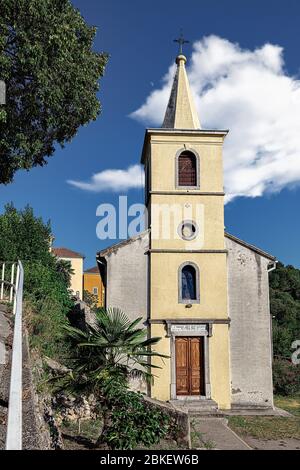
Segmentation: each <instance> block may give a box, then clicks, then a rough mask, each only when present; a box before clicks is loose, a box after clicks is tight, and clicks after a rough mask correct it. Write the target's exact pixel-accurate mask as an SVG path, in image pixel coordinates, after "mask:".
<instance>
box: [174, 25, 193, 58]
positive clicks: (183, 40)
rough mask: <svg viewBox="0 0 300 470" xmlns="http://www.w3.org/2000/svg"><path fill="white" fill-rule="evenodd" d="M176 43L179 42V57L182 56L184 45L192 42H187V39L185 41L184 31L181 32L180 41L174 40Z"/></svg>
mask: <svg viewBox="0 0 300 470" xmlns="http://www.w3.org/2000/svg"><path fill="white" fill-rule="evenodd" d="M174 42H178V44H179V55H181V54H182V47H183V44H187V43H189V42H190V41H187V40H186V39H184V37H183V33H182V30H181V31H180V36H179V38H178V39H174Z"/></svg>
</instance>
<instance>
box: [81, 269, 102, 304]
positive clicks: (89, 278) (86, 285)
mask: <svg viewBox="0 0 300 470" xmlns="http://www.w3.org/2000/svg"><path fill="white" fill-rule="evenodd" d="M83 290H84V291H88V292H89V293H90V294H93V295H96V296H97V299H98V300H97V307H103V305H104V287H103V283H102V279H101V277H100V274H99V273H87V272H85V273H84V274H83Z"/></svg>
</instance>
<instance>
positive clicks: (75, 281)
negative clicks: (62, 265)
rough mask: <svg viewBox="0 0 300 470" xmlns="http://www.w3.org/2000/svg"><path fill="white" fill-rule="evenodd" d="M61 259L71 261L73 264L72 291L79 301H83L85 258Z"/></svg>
mask: <svg viewBox="0 0 300 470" xmlns="http://www.w3.org/2000/svg"><path fill="white" fill-rule="evenodd" d="M60 259H63V260H65V261H69V262H70V263H71V268H72V270H73V274H72V275H71V285H70V289H71V291H72V293H73V295H75V296H77V297H79V299H82V296H83V290H82V287H83V285H82V275H83V258H68V257H60Z"/></svg>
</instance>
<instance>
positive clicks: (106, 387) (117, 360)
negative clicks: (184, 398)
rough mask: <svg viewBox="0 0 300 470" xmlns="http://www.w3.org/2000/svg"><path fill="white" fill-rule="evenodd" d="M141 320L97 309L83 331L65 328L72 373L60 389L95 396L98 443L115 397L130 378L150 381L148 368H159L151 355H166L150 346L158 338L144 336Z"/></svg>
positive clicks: (115, 309) (114, 311) (114, 310)
mask: <svg viewBox="0 0 300 470" xmlns="http://www.w3.org/2000/svg"><path fill="white" fill-rule="evenodd" d="M141 320H142V318H137V319H135V320H134V321H131V320H129V318H128V317H127V315H126V314H125V313H124V312H122V311H121V310H120V309H118V308H109V309H107V310H106V309H103V308H101V309H97V312H96V317H95V322H93V325H87V326H86V329H85V331H83V330H80V329H78V328H75V327H72V326H66V327H65V330H66V332H67V336H68V337H69V338H70V340H71V342H72V344H73V346H74V352H75V354H74V357H73V358H72V360H71V364H70V369H71V371H72V372H71V374H69V376H67V377H64V379H63V381H62V382H61V388H64V389H66V388H68V389H71V390H72V391H76V392H77V393H78V392H79V393H80V392H81V393H93V394H94V395H95V396H96V397H97V400H98V403H99V404H100V405H101V412H102V414H103V417H104V426H103V430H102V434H101V436H100V438H99V439H98V444H99V443H100V442H101V441H102V438H103V434H105V428H106V427H107V426H108V425H109V417H110V410H111V409H112V407H113V406H114V404H115V403H116V402H117V399H116V397H117V396H119V397H120V396H121V395H122V394H124V390H126V389H127V388H128V385H129V380H130V378H142V379H144V380H146V381H148V382H149V381H151V380H152V378H153V374H152V372H151V368H160V367H159V366H157V365H153V364H150V360H151V358H153V357H161V358H164V357H168V356H165V355H163V354H160V353H158V352H156V351H154V350H153V349H152V346H154V345H155V344H157V343H158V341H159V340H160V338H159V337H155V338H147V330H146V328H141V327H139V326H138V325H139V323H140V322H141ZM122 396H123V395H122Z"/></svg>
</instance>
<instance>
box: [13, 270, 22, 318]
mask: <svg viewBox="0 0 300 470" xmlns="http://www.w3.org/2000/svg"><path fill="white" fill-rule="evenodd" d="M19 279H20V267H19V265H18V267H17V275H16V285H15V298H14V307H13V314H14V315H15V314H16V308H17V295H18V288H19Z"/></svg>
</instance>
